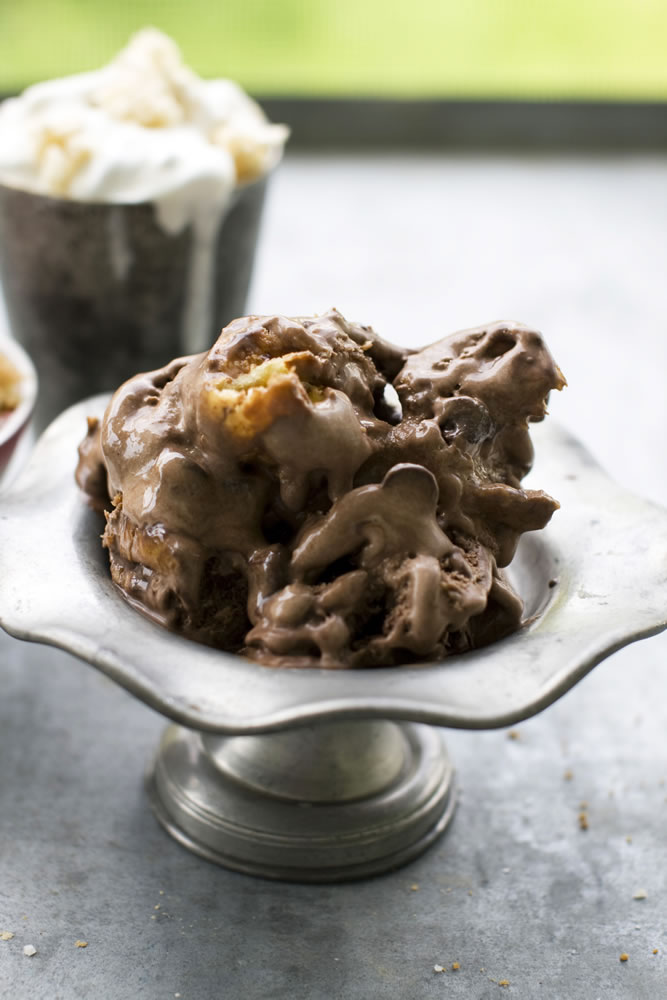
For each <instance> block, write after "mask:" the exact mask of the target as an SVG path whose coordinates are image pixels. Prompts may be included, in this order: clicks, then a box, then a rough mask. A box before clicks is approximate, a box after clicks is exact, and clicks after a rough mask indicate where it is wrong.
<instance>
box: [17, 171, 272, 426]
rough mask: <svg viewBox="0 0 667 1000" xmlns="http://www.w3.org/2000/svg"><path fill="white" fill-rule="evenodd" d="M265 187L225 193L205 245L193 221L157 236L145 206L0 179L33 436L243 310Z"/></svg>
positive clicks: (194, 347)
mask: <svg viewBox="0 0 667 1000" xmlns="http://www.w3.org/2000/svg"><path fill="white" fill-rule="evenodd" d="M266 183H267V178H266V177H263V178H260V179H259V180H258V181H255V182H253V183H251V184H248V185H246V186H244V187H241V188H239V189H238V190H237V191H236V192H235V195H234V197H233V199H232V202H231V204H230V206H229V208H228V210H227V211H226V213H224V215H223V216H222V218H221V220H220V223H219V226H218V231H217V236H215V237H214V238H213V239H212V240H211V241H210V243H209V244H207V245H204V246H202V245H201V241H198V240H197V231H196V229H195V227H194V226H193V225H187V226H186V227H185V228H184V229H182V230H181V231H180V232H178V233H175V234H172V233H169V232H167V231H166V230H165V229H164V228H163V227H162V226H161V225H160V223H159V221H158V219H157V216H156V211H155V208H154V206H153V205H152V204H151V203H142V204H136V205H133V204H120V205H114V204H108V203H97V202H77V201H71V200H66V199H60V198H51V197H48V196H45V195H41V194H35V193H33V192H29V191H21V190H18V189H16V188H11V187H7V186H5V185H2V184H0V281H1V282H2V291H3V294H4V298H5V303H6V307H7V314H8V318H9V324H10V329H11V332H12V334H13V335H14V336H15V337H16V339H17V340H19V341H20V342H21V343H22V344H23V345H24V346H25V347H26V349H27V350H28V352H29V354H30V355H31V356H32V358H33V360H34V363H35V366H36V368H37V372H38V375H39V380H40V392H39V398H38V400H37V405H36V408H35V424H36V427H37V430H41V429H42V428H43V427H45V426H46V425H47V424H48V423H49V422H50V421H51V420H52V419H53V417H54V416H56V415H57V414H58V413H60V411H61V410H63V409H64V408H65V407H67V406H69V405H70V404H71V403H74V402H76V401H78V400H79V399H81V398H83V397H84V396H90V395H91V394H92V393H97V392H104V391H108V390H112V389H115V388H116V387H117V386H118V385H120V384H121V383H122V382H123V381H125V379H127V378H129V377H130V376H132V375H134V374H136V373H137V372H140V371H149V370H151V369H154V368H159V367H161V366H162V365H164V364H167V362H169V361H170V360H171V359H172V358H174V357H179V356H181V355H183V354H189V353H193V352H195V351H201V350H204V349H206V348H208V347H209V346H210V345H211V344H212V343H213V341H214V340H215V338H216V337H217V336H218V334H219V333H220V330H221V328H222V327H223V326H224V325H225V324H226V323H228V322H229V321H230V320H232V319H235V318H236V317H237V316H241V315H243V313H244V311H245V303H246V297H247V293H248V287H249V284H250V279H251V275H252V268H253V262H254V256H255V247H256V244H257V237H258V232H259V225H260V218H261V213H262V207H263V202H264V195H265V190H266ZM212 211H213V209H212ZM202 255H203V258H204V259H202ZM211 255H212V257H213V259H212V260H211ZM207 258H208V259H207ZM195 262H196V263H195ZM195 267H197V268H199V271H200V273H201V269H202V268H203V271H204V272H205V273H206V274H207V275H208V279H209V280H207V281H206V282H204V284H205V285H206V286H207V287H206V289H205V294H206V295H209V296H210V300H209V301H208V302H206V303H201V302H200V303H198V305H199V306H200V307H201V308H200V310H199V311H200V313H201V310H202V309H203V311H204V322H203V324H201V323H200V324H198V329H197V330H193V329H192V323H191V315H192V312H193V310H192V298H193V295H194V296H196V295H197V294H199V295H201V294H202V292H201V289H199V291H198V290H197V288H196V287H195V286H196V284H197V282H196V281H195V277H196V276H195V275H194V269H195ZM199 284H201V282H199ZM195 305H197V303H195ZM200 318H201V317H200Z"/></svg>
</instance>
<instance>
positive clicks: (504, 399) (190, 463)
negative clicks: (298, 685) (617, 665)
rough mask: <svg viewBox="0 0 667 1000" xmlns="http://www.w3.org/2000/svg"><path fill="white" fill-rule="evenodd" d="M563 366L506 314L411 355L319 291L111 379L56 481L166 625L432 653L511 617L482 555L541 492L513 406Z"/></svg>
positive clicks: (282, 654) (505, 537) (283, 641)
mask: <svg viewBox="0 0 667 1000" xmlns="http://www.w3.org/2000/svg"><path fill="white" fill-rule="evenodd" d="M564 384H565V380H564V378H563V376H562V374H561V373H560V371H559V369H558V367H557V366H556V364H555V362H554V361H553V359H552V357H551V355H550V354H549V352H548V350H547V349H546V347H545V345H544V343H543V341H542V339H541V337H540V335H539V334H538V333H536V332H535V331H533V330H530V329H528V328H527V327H524V326H521V325H518V324H513V323H495V324H492V325H490V326H487V327H479V328H477V329H474V330H468V331H464V332H463V333H458V334H455V335H454V336H452V337H448V338H445V339H444V340H441V341H438V343H436V344H433V345H431V346H430V347H426V348H424V349H423V350H421V351H418V352H414V353H412V352H409V351H406V350H402V349H401V348H398V347H394V346H392V345H390V344H388V343H386V342H385V341H383V340H382V339H381V338H379V337H378V336H377V335H376V334H375V333H374V332H373V330H372V329H371V328H370V327H362V326H359V325H357V324H353V323H348V322H347V321H346V320H345V319H344V318H343V317H342V316H341V315H340V313H338V312H336V311H335V310H334V311H331V312H330V313H327V314H325V315H323V316H319V317H310V318H299V319H286V318H285V317H281V316H270V317H258V316H250V317H247V318H244V319H239V320H235V321H234V322H233V323H231V324H230V325H229V326H227V327H226V328H225V329H224V330H223V331H222V334H221V335H220V338H219V339H218V341H217V342H216V343H215V344H214V346H213V347H212V349H211V350H210V351H209V352H208V354H201V355H195V356H193V357H190V358H181V359H179V360H176V361H173V362H172V363H171V364H170V365H168V366H167V367H166V368H163V369H160V370H159V371H157V372H151V373H149V374H145V375H138V376H136V377H135V378H133V379H130V381H128V382H126V383H125V384H124V385H123V386H121V388H120V389H119V390H118V391H117V392H116V394H115V395H114V396H113V398H112V400H111V402H110V404H109V406H108V408H107V411H106V413H105V416H104V419H103V420H102V422H101V424H98V423H97V422H95V421H91V422H90V423H89V431H88V435H87V437H86V439H85V440H84V442H83V443H82V445H81V447H80V460H79V466H78V469H77V481H78V483H79V485H80V486H81V488H82V489H83V490H84V491H85V492H86V493H87V495H88V497H89V500H90V502H91V503H92V504H93V505H94V506H97V507H98V508H100V509H105V511H106V517H107V525H106V530H105V533H104V545H105V546H106V547H107V548H108V550H109V556H110V563H111V573H112V577H113V579H114V581H115V582H116V583H117V584H118V585H119V586H120V587H121V588H122V590H123V591H124V592H125V594H126V595H127V596H128V597H129V598H130V599H131V600H132V601H133V602H134V603H136V604H138V605H139V606H141V607H142V608H143V609H144V610H146V611H148V612H149V613H150V614H151V615H152V616H153V617H155V618H157V619H158V620H159V621H161V622H162V623H164V624H165V625H167V626H169V627H170V628H173V629H175V630H178V631H180V632H183V633H184V634H186V635H189V636H191V637H192V638H195V639H198V640H200V641H203V642H206V643H209V644H211V645H214V646H217V647H220V648H222V649H226V650H231V651H235V652H243V653H245V654H246V655H248V656H250V657H252V658H253V659H255V660H258V661H259V662H261V663H264V664H267V665H271V666H288V667H300V666H321V667H331V668H344V667H365V666H375V665H393V664H399V663H406V662H414V661H421V660H428V659H431V660H432V659H436V658H441V657H443V656H446V655H447V654H449V653H452V652H461V651H463V650H466V649H469V648H470V647H472V646H476V645H482V644H484V643H487V642H490V641H492V640H493V639H496V638H498V637H500V636H503V635H506V634H508V633H509V632H511V631H512V630H514V629H515V628H517V627H518V626H519V624H520V622H521V614H522V607H521V601H520V600H519V598H518V597H517V596H516V594H514V593H513V592H512V590H511V588H510V587H509V585H508V583H507V581H506V580H505V578H504V576H503V574H502V567H504V566H506V565H507V564H508V563H509V562H510V561H511V559H512V556H513V555H514V551H515V549H516V545H517V542H518V540H519V537H520V535H521V533H522V532H524V531H531V530H535V529H538V528H542V527H543V526H544V525H545V524H546V523H547V522H548V520H549V518H550V517H551V515H552V513H553V511H554V510H555V509H556V508H557V506H558V504H557V503H556V501H554V500H553V499H552V498H551V497H549V496H547V495H546V494H545V493H542V492H541V491H534V490H523V489H522V488H521V479H522V477H523V476H524V475H525V474H526V472H528V470H529V469H530V466H531V463H532V457H533V453H532V446H531V442H530V438H529V435H528V423H529V421H534V420H541V419H542V418H543V417H544V415H545V413H546V401H547V398H548V394H549V392H550V390H551V389H560V388H562V387H563V385H564ZM389 385H393V387H394V389H395V391H396V393H397V394H398V399H399V400H400V406H398V405H396V404H395V403H392V400H391V395H390V394H388V393H387V391H386V390H387V387H388V386H389ZM110 498H111V502H110Z"/></svg>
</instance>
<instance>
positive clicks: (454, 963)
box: [452, 962, 461, 972]
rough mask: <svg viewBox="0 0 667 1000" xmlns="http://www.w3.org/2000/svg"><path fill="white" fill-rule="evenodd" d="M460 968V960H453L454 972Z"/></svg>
mask: <svg viewBox="0 0 667 1000" xmlns="http://www.w3.org/2000/svg"><path fill="white" fill-rule="evenodd" d="M460 968H461V964H460V963H459V962H452V972H458V971H459V969H460Z"/></svg>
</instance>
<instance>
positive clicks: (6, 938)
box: [0, 931, 14, 941]
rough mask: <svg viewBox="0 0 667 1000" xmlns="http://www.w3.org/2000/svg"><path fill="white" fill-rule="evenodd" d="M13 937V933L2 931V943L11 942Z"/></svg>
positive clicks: (0, 937) (0, 935)
mask: <svg viewBox="0 0 667 1000" xmlns="http://www.w3.org/2000/svg"><path fill="white" fill-rule="evenodd" d="M13 937H14V935H13V934H12V932H11V931H0V941H11V939H12V938H13Z"/></svg>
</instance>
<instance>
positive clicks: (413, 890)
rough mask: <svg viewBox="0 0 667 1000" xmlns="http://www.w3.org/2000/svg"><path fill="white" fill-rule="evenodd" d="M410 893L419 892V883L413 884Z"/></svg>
mask: <svg viewBox="0 0 667 1000" xmlns="http://www.w3.org/2000/svg"><path fill="white" fill-rule="evenodd" d="M410 892H419V883H418V882H413V883H412V885H411V886H410Z"/></svg>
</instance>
